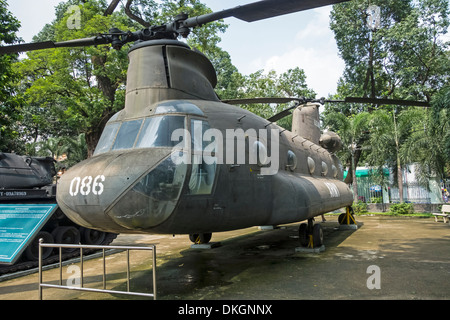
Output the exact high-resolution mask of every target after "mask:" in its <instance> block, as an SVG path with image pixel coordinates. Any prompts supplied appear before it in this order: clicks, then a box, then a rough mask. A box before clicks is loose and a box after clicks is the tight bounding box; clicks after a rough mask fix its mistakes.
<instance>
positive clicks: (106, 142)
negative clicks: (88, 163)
mask: <svg viewBox="0 0 450 320" xmlns="http://www.w3.org/2000/svg"><path fill="white" fill-rule="evenodd" d="M119 126H120V123H119V122H115V123H111V124H108V125H106V127H105V129H104V130H103V133H102V136H101V137H100V140H99V141H98V143H97V147H96V148H95V152H94V154H98V153H103V152H108V151H109V149H110V148H111V145H112V144H113V142H114V138H115V137H116V134H117V130H118V129H119Z"/></svg>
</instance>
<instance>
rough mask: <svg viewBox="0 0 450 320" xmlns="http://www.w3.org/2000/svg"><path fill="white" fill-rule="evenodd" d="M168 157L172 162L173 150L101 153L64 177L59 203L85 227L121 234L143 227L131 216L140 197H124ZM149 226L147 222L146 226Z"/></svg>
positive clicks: (61, 182)
mask: <svg viewBox="0 0 450 320" xmlns="http://www.w3.org/2000/svg"><path fill="white" fill-rule="evenodd" d="M167 157H168V158H169V159H170V150H166V149H153V150H149V149H146V150H133V151H127V152H123V153H117V152H116V153H110V154H101V155H98V156H95V157H93V158H90V159H88V160H85V161H83V162H81V163H79V164H77V165H76V166H74V167H72V168H70V169H69V170H68V171H67V172H66V173H65V174H64V175H62V176H61V178H60V180H59V182H58V192H57V202H58V204H59V206H60V207H61V209H62V210H63V212H64V213H65V214H66V215H67V216H68V217H69V218H70V219H71V220H73V221H74V222H76V223H78V224H79V225H82V226H84V227H88V228H92V229H98V230H102V231H107V232H119V233H120V232H126V231H128V232H129V229H133V228H134V229H135V228H139V225H136V223H130V222H129V221H128V220H129V219H128V218H130V219H132V220H133V217H128V216H127V215H129V212H130V211H129V209H130V208H133V207H134V201H136V197H131V198H130V197H124V196H126V195H127V194H128V193H129V191H130V190H129V189H130V188H131V189H136V187H133V186H134V185H135V184H136V182H137V184H138V185H139V181H140V180H142V178H143V177H146V176H148V172H151V171H152V168H153V167H155V166H156V165H157V164H158V163H159V162H161V161H162V160H163V159H165V158H167ZM118 204H119V205H118ZM141 205H142V203H141ZM116 207H117V208H118V209H117V208H116ZM115 208H116V209H115ZM118 211H120V213H119V212H118ZM151 214H152V212H148V213H147V215H151ZM135 220H136V219H134V220H133V221H135ZM149 226H150V225H149V223H147V225H146V227H149Z"/></svg>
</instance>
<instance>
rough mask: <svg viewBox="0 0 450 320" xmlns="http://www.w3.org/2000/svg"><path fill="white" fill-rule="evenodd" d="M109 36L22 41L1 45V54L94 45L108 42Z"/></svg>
mask: <svg viewBox="0 0 450 320" xmlns="http://www.w3.org/2000/svg"><path fill="white" fill-rule="evenodd" d="M108 42H109V41H108V38H107V37H103V36H97V37H92V38H83V39H76V40H69V41H62V42H53V41H44V42H31V43H21V44H15V45H12V46H5V47H0V54H9V53H17V52H25V51H32V50H41V49H49V48H61V47H84V46H92V45H97V44H106V43H108Z"/></svg>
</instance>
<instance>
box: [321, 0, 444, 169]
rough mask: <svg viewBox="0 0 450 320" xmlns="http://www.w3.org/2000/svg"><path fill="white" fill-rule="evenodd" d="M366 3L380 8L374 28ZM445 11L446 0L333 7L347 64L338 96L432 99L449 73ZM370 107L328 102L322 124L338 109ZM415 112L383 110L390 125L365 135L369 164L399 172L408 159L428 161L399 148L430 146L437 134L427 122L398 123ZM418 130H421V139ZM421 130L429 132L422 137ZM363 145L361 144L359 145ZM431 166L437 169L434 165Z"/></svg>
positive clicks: (362, 0)
mask: <svg viewBox="0 0 450 320" xmlns="http://www.w3.org/2000/svg"><path fill="white" fill-rule="evenodd" d="M369 5H377V6H379V7H380V9H381V23H380V26H379V27H378V28H377V29H375V30H372V29H370V28H369V26H368V25H367V23H366V21H367V11H366V10H367V8H368V6H369ZM448 15H449V3H448V1H447V0H418V1H412V0H407V1H405V0H371V1H367V0H354V1H350V2H345V3H342V4H339V5H336V6H334V7H333V10H332V13H331V25H330V26H331V29H332V30H333V32H334V34H335V38H336V42H337V45H338V49H339V52H340V55H341V57H342V58H343V59H344V61H345V65H346V66H345V71H344V74H343V76H342V77H341V79H340V81H339V85H338V94H337V96H336V98H343V97H346V96H359V97H371V98H394V99H409V100H427V101H431V102H432V101H434V99H433V96H434V95H435V94H436V93H438V92H440V90H441V88H442V87H443V86H444V85H445V84H446V83H448V80H449V75H450V69H449V63H450V59H449V50H448V49H449V43H448V42H447V43H446V42H444V41H443V40H442V39H443V35H444V34H445V33H446V32H447V31H448V26H449V17H448ZM374 108H375V106H374V105H372V106H370V105H361V104H327V105H326V108H325V112H324V114H323V118H324V122H325V123H329V122H331V123H332V122H333V118H335V117H336V116H337V115H338V114H339V113H342V114H344V115H346V116H350V115H351V114H356V113H359V112H362V111H373V110H374ZM391 109H392V107H391ZM422 111H423V110H422ZM383 112H384V113H386V112H387V111H386V110H383V109H382V108H381V111H380V112H379V113H376V114H374V119H376V118H378V121H379V122H380V123H379V125H380V126H381V122H382V119H383V117H382V115H383ZM414 112H416V110H412V111H411V112H407V111H406V110H405V111H402V112H400V109H399V110H398V112H397V113H395V114H392V113H390V114H385V115H384V116H385V117H386V119H385V120H386V121H387V120H390V121H387V122H386V123H385V124H386V125H388V124H389V126H390V127H385V128H384V129H385V131H384V134H385V135H386V136H384V137H382V136H379V135H380V134H381V132H380V131H379V130H377V127H372V128H371V131H370V136H369V135H366V138H367V139H369V138H370V139H369V140H368V141H370V142H371V143H374V145H373V146H371V149H367V151H368V152H365V156H364V159H365V160H367V159H366V158H370V159H371V162H372V163H377V164H379V165H381V163H382V162H383V161H384V163H383V165H385V164H389V165H393V166H394V168H396V170H395V171H396V172H400V171H399V170H398V169H399V168H398V166H402V165H403V164H405V163H406V161H413V160H414V161H421V163H423V164H424V165H426V162H427V159H426V157H422V158H420V157H418V156H417V155H419V154H420V153H418V152H416V153H414V155H415V157H412V156H409V157H406V156H407V152H406V150H404V152H403V151H402V146H406V145H410V146H411V145H412V143H413V142H412V141H416V142H417V141H419V140H420V141H422V142H423V145H428V146H431V145H433V142H432V141H431V140H430V139H432V138H433V137H436V135H432V133H433V132H435V131H433V130H431V129H432V125H431V124H430V123H428V124H427V126H426V128H428V129H427V130H426V131H424V130H423V125H424V124H423V123H415V125H417V126H421V125H422V130H418V129H417V128H416V129H411V128H409V130H406V127H405V128H400V127H398V126H399V125H400V123H401V122H402V121H403V118H406V119H407V118H408V116H411V115H412V114H413V113H414ZM394 115H395V117H394ZM423 119H427V117H426V116H424V118H423ZM423 119H422V120H423ZM394 120H396V121H397V123H394ZM441 127H442V126H441ZM380 128H381V127H380ZM334 129H335V130H336V128H334ZM403 129H405V130H403ZM380 130H381V129H380ZM419 132H422V136H420V139H419V136H418V135H419ZM424 132H426V133H427V135H423V133H424ZM396 133H397V134H398V136H397V139H395V135H396ZM384 138H390V139H391V140H390V141H391V143H384V144H383V143H381V141H382V140H383V139H384ZM408 141H409V143H408ZM436 141H437V140H436ZM377 142H378V144H377V145H375V143H377ZM396 142H397V143H396ZM362 143H365V140H362ZM388 147H390V150H389V151H388V150H387V148H388ZM362 149H363V144H361V146H359V147H358V148H357V150H362ZM410 150H412V149H410ZM435 150H437V149H435ZM410 155H413V153H412V152H410ZM428 155H431V156H432V157H434V159H433V160H431V159H430V158H428V160H430V161H431V162H433V163H434V164H437V163H442V161H441V160H439V159H438V158H439V156H438V155H437V153H434V152H430V153H428ZM399 157H400V158H399ZM402 157H403V158H402ZM357 158H359V157H357ZM375 159H377V160H376V161H375ZM430 161H428V163H430ZM433 168H434V169H433V170H435V168H436V166H434V167H433ZM400 174H401V173H400Z"/></svg>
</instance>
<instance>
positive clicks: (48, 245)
mask: <svg viewBox="0 0 450 320" xmlns="http://www.w3.org/2000/svg"><path fill="white" fill-rule="evenodd" d="M42 248H59V285H56V284H49V283H43V281H42ZM62 249H80V285H79V286H68V285H66V286H64V285H62V280H63V276H62ZM83 249H95V250H98V249H101V250H102V252H103V289H95V288H85V287H84V283H83V282H84V281H83ZM105 249H116V250H125V251H126V256H127V291H120V290H107V289H106V259H105V257H106V256H105ZM130 250H148V251H152V260H153V264H152V270H153V293H144V292H132V291H130ZM43 288H57V289H67V290H78V291H89V292H99V293H115V294H125V295H133V296H141V297H153V299H154V300H156V246H155V245H150V246H148V247H128V246H110V245H108V246H100V245H99V246H97V245H75V244H56V243H43V239H39V300H42V289H43Z"/></svg>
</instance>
